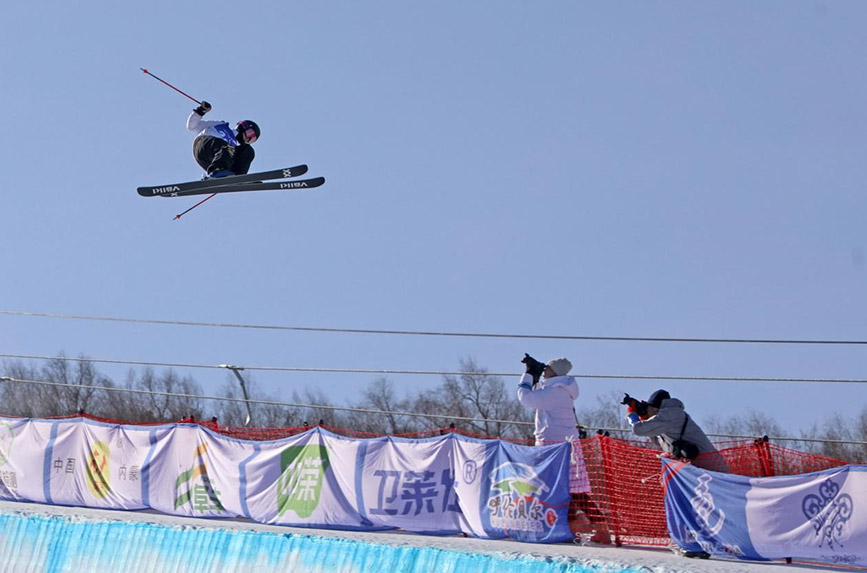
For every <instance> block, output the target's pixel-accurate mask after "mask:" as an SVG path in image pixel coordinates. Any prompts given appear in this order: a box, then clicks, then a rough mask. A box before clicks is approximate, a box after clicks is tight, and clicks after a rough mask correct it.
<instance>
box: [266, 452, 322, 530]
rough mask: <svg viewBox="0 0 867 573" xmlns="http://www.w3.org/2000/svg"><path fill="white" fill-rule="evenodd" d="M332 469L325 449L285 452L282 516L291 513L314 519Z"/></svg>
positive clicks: (279, 499)
mask: <svg viewBox="0 0 867 573" xmlns="http://www.w3.org/2000/svg"><path fill="white" fill-rule="evenodd" d="M329 465H330V464H329V461H328V451H327V450H326V448H325V446H324V445H306V446H289V447H288V448H286V449H285V450H283V453H282V454H281V455H280V479H279V480H278V481H277V509H278V515H283V514H284V513H286V512H287V511H290V510H291V511H294V512H295V513H296V514H298V517H303V518H307V517H310V516H311V515H312V514H313V510H315V509H316V507H317V506H318V505H319V497H320V495H321V493H322V483H323V482H324V481H325V470H327V469H328V466H329Z"/></svg>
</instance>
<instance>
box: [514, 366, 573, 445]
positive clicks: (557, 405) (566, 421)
mask: <svg viewBox="0 0 867 573" xmlns="http://www.w3.org/2000/svg"><path fill="white" fill-rule="evenodd" d="M532 384H533V377H532V376H531V375H529V374H526V373H525V374H524V375H523V376H521V380H520V381H519V382H518V401H519V402H520V403H521V404H523V405H525V406H528V407H530V408H535V409H536V430H535V431H534V432H533V433H534V434H535V436H536V445H547V444H556V443H559V442H564V441H566V440H577V439H579V435H578V429H577V428H576V427H575V426H576V424H577V422H576V421H575V410H574V409H573V405H572V403H573V402H574V401H575V399H576V398H577V397H578V383H577V382H576V381H575V378H573V377H572V376H554V377H553V378H545V377H542V379H541V380H540V381H539V384H538V385H537V386H536V389H535V390H534V389H533V386H532Z"/></svg>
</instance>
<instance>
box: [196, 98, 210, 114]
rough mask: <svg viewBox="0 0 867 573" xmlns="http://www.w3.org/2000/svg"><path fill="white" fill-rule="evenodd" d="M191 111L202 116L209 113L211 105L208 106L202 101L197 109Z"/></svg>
mask: <svg viewBox="0 0 867 573" xmlns="http://www.w3.org/2000/svg"><path fill="white" fill-rule="evenodd" d="M193 111H194V112H196V113H197V114H199V115H202V116H203V115H205V114H206V113H208V112H209V111H211V104H209V103H208V102H206V101H205V100H202V103H200V104H199V107H197V108H196V109H194V110H193Z"/></svg>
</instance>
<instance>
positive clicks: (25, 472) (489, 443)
mask: <svg viewBox="0 0 867 573" xmlns="http://www.w3.org/2000/svg"><path fill="white" fill-rule="evenodd" d="M570 447H571V446H570V444H559V445H552V446H544V447H530V446H516V445H514V444H509V443H506V442H500V441H498V440H478V439H472V438H465V437H462V436H459V435H456V434H448V435H445V436H441V437H437V438H428V439H421V440H410V439H401V438H392V437H383V438H375V439H367V440H358V439H350V438H345V437H342V436H338V435H335V434H332V433H330V432H328V431H325V430H322V429H320V428H314V429H311V430H309V431H307V432H304V433H302V434H299V435H296V436H292V437H290V438H285V439H282V440H272V441H245V440H237V439H234V438H229V437H226V436H222V435H220V434H218V433H215V432H213V431H211V430H208V429H206V428H203V427H201V426H199V425H195V424H166V425H159V426H133V425H119V424H107V423H101V422H96V421H92V420H87V419H84V418H73V419H64V420H34V419H14V418H0V499H6V500H13V501H33V502H40V503H47V504H57V505H74V506H83V507H95V508H111V509H125V510H138V509H155V510H158V511H161V512H164V513H168V514H173V515H184V516H191V517H209V518H221V517H222V518H232V517H246V518H249V519H252V520H255V521H258V522H261V523H268V524H275V525H294V526H305V527H322V528H334V529H359V530H377V529H395V528H400V529H404V530H407V531H414V532H419V533H429V534H436V535H452V534H457V533H466V534H468V535H473V536H477V537H488V538H502V537H510V538H513V539H518V540H522V541H533V542H559V541H564V540H567V539H569V538H570V533H569V528H568V525H567V523H566V521H567V511H568V505H569V492H568V480H569V466H568V464H569V453H570Z"/></svg>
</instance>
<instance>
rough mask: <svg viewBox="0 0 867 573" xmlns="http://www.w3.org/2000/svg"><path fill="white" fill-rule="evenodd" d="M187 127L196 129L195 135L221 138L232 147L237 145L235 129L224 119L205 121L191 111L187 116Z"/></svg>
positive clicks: (192, 129) (191, 129)
mask: <svg viewBox="0 0 867 573" xmlns="http://www.w3.org/2000/svg"><path fill="white" fill-rule="evenodd" d="M187 129H188V130H190V131H198V133H197V134H196V137H204V136H208V137H216V138H219V139H222V140H223V141H225V142H226V143H228V144H229V145H231V146H232V147H238V138H237V137H236V136H235V130H234V129H232V127H231V126H230V125H229V124H228V123H226V122H225V121H205V120H204V119H202V116H200V115H199V114H197V113H196V112H193V113H191V114H190V117H188V118H187Z"/></svg>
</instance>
